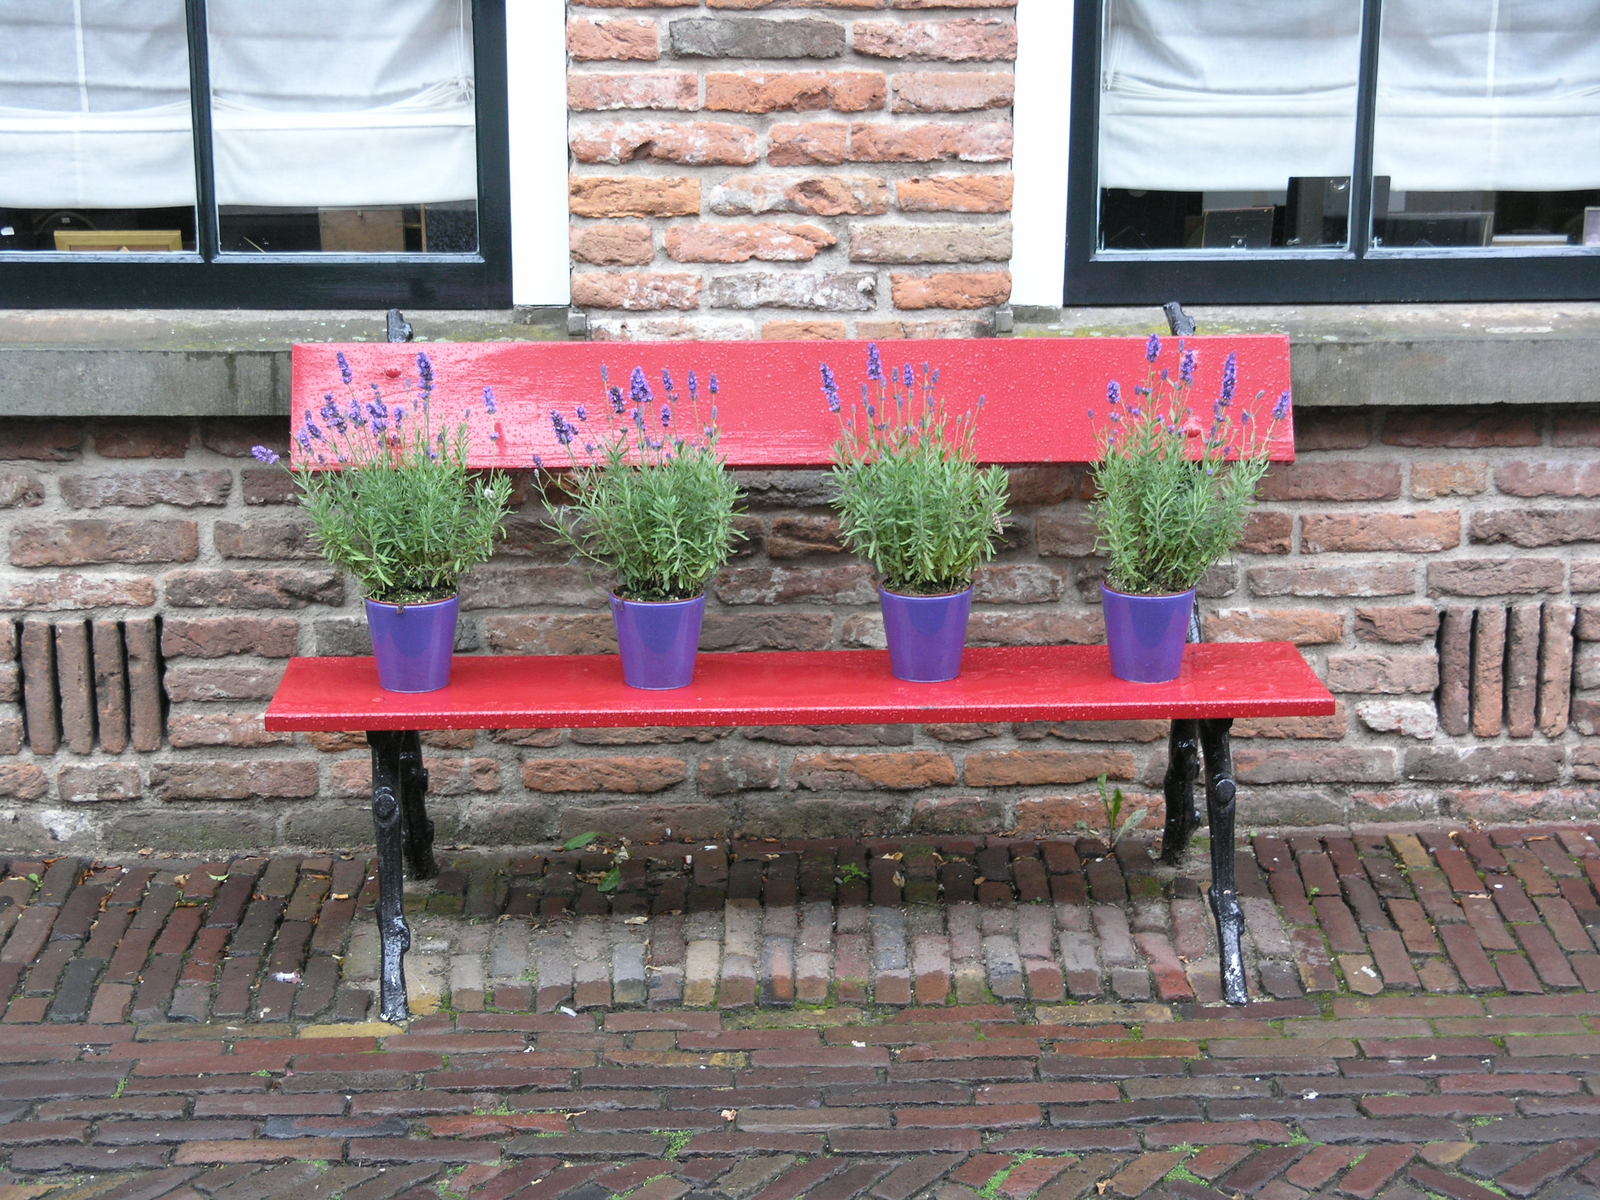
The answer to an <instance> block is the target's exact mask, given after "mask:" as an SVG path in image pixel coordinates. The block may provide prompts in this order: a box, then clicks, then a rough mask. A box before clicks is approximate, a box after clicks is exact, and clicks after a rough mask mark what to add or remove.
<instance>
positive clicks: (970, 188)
mask: <svg viewBox="0 0 1600 1200" xmlns="http://www.w3.org/2000/svg"><path fill="white" fill-rule="evenodd" d="M1014 182H1015V181H1014V180H1013V179H1012V177H1011V176H1010V175H933V176H927V177H922V178H916V179H902V180H900V181H899V182H898V183H897V184H895V199H896V203H897V204H898V205H899V207H900V211H901V212H977V213H999V212H1010V211H1011V193H1012V188H1013V186H1014Z"/></svg>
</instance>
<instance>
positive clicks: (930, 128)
mask: <svg viewBox="0 0 1600 1200" xmlns="http://www.w3.org/2000/svg"><path fill="white" fill-rule="evenodd" d="M1011 145H1012V134H1011V126H1010V125H1008V124H1003V123H1000V122H994V121H964V122H960V123H952V122H946V121H925V122H920V123H916V124H907V123H902V122H897V123H895V124H892V125H875V124H867V123H866V122H864V121H858V122H855V123H854V124H852V125H851V126H850V159H851V161H852V162H886V163H887V162H915V163H922V162H943V161H959V162H980V163H982V162H1004V161H1005V160H1007V159H1009V158H1010V157H1011Z"/></svg>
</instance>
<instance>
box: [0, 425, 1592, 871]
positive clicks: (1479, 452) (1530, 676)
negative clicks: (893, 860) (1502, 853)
mask: <svg viewBox="0 0 1600 1200" xmlns="http://www.w3.org/2000/svg"><path fill="white" fill-rule="evenodd" d="M1298 432H1299V441H1300V446H1301V450H1302V456H1301V458H1300V459H1299V461H1297V462H1296V463H1294V464H1293V465H1290V466H1285V467H1279V468H1275V469H1274V471H1273V473H1272V475H1271V476H1270V477H1269V480H1268V482H1267V485H1266V489H1265V493H1266V495H1265V500H1264V501H1263V503H1262V505H1261V508H1260V509H1259V511H1258V512H1257V514H1256V515H1255V517H1254V518H1253V521H1252V525H1251V531H1250V536H1249V542H1248V545H1247V548H1246V551H1245V553H1243V554H1241V555H1240V556H1239V558H1238V561H1237V562H1235V563H1233V564H1231V565H1229V566H1227V567H1225V568H1222V569H1221V570H1219V571H1218V572H1217V574H1216V575H1215V576H1214V577H1213V579H1212V580H1211V582H1210V584H1209V585H1208V587H1207V588H1206V589H1205V591H1206V597H1205V599H1204V601H1203V608H1204V612H1205V614H1206V623H1207V626H1208V631H1209V633H1210V635H1211V636H1213V637H1245V638H1251V637H1269V638H1287V639H1290V640H1293V641H1296V642H1298V643H1300V644H1301V646H1302V647H1303V649H1304V651H1305V653H1306V654H1307V656H1308V657H1309V658H1310V660H1311V661H1312V662H1313V663H1314V664H1315V665H1316V666H1317V668H1318V669H1319V670H1320V671H1321V672H1322V673H1323V675H1324V677H1325V678H1326V679H1327V680H1328V681H1329V683H1330V685H1331V686H1332V688H1333V689H1334V691H1335V692H1336V693H1338V695H1339V698H1340V706H1339V712H1338V714H1337V715H1336V716H1334V717H1332V718H1318V719H1301V720H1286V721H1273V722H1266V721H1243V722H1240V723H1239V725H1238V727H1237V732H1238V734H1239V735H1240V736H1239V737H1238V739H1237V740H1236V742H1235V747H1236V753H1237V758H1238V763H1239V767H1240V773H1241V778H1242V780H1243V781H1244V782H1245V783H1246V785H1247V786H1246V788H1245V791H1244V793H1243V796H1244V800H1243V816H1244V819H1245V820H1246V821H1247V822H1248V823H1250V824H1255V825H1273V824H1294V825H1303V824H1309V823H1324V822H1328V823H1343V822H1367V821H1384V820H1400V819H1415V818H1418V817H1431V816H1446V817H1455V818H1462V819H1471V818H1479V817H1482V818H1486V819H1488V818H1494V819H1500V818H1511V819H1517V818H1528V819H1559V818H1565V817H1572V816H1575V815H1584V814H1592V813H1593V811H1594V805H1595V802H1596V800H1597V799H1600V751H1597V749H1596V745H1595V742H1594V741H1593V739H1592V735H1593V733H1594V732H1595V727H1596V724H1597V723H1600V555H1597V554H1596V551H1595V545H1596V542H1597V541H1600V467H1597V466H1596V462H1595V457H1596V456H1595V450H1596V447H1597V446H1600V410H1596V409H1595V408H1593V407H1585V408H1579V407H1573V406H1567V407H1550V408H1545V407H1537V406H1528V407H1520V406H1500V407H1493V408H1486V409H1477V410H1462V409H1411V410H1408V409H1403V408H1400V409H1386V410H1377V409H1362V410H1331V409H1322V410H1319V409H1315V408H1302V409H1301V410H1300V412H1299V414H1298ZM282 436H283V432H282V427H281V423H275V422H263V423H250V422H243V421H230V420H206V421H191V420H166V421H143V422H126V423H125V422H117V421H97V422H89V423H76V422H60V421H25V420H13V421H10V422H8V423H7V424H6V425H5V426H4V427H3V428H0V506H3V507H0V523H3V525H4V528H5V530H6V540H5V551H4V553H5V559H4V564H5V565H3V566H0V831H3V832H0V841H3V842H4V843H5V844H7V845H12V846H15V847H18V848H27V847H31V846H34V845H38V846H39V847H41V848H47V847H49V846H50V845H52V844H62V843H65V844H67V845H69V846H72V847H74V848H96V847H101V846H105V847H113V848H119V849H132V848H138V847H141V846H146V845H149V846H158V847H161V848H164V849H180V848H206V847H218V848H221V847H243V848H260V847H265V846H272V845H292V846H301V847H329V846H342V845H354V844H365V843H367V842H368V841H369V840H370V836H371V834H370V819H369V817H368V815H367V812H366V807H365V806H366V796H365V794H364V788H365V784H366V779H367V774H366V772H367V760H366V753H365V751H364V748H363V747H362V744H361V742H360V740H359V738H358V737H345V736H323V737H312V738H295V739H292V740H291V739H290V738H288V737H283V736H277V735H268V734H266V733H265V732H264V731H263V730H262V728H261V712H262V709H263V708H264V706H265V703H266V698H267V697H268V696H269V695H270V694H271V692H272V689H273V687H274V684H275V682H276V680H277V677H278V675H279V673H280V671H281V669H282V666H283V663H284V660H285V659H286V658H287V657H288V656H289V655H291V654H295V653H301V654H308V653H357V652H361V651H362V650H363V649H364V633H363V628H362V624H361V618H360V616H359V613H358V608H357V597H356V595H355V592H354V589H353V588H351V587H350V586H349V585H348V583H347V582H346V581H345V580H344V579H343V578H341V577H340V576H338V575H337V574H335V573H334V572H332V571H330V570H329V569H328V568H326V567H325V566H324V565H322V563H321V562H320V561H319V560H318V559H316V557H315V555H314V553H313V552H312V551H311V549H310V548H309V546H308V544H307V542H306V539H305V527H304V522H303V520H302V518H301V517H300V516H299V514H298V512H297V510H296V509H295V507H294V506H293V505H292V503H290V494H289V493H290V489H289V487H288V486H287V482H288V481H287V478H286V477H285V476H284V475H283V474H282V473H281V472H280V471H278V470H277V469H274V468H263V467H261V466H259V465H258V464H256V463H255V462H254V460H252V459H250V458H249V457H248V448H249V446H250V445H251V444H253V443H255V442H258V441H271V440H273V439H279V440H281V438H282ZM745 482H746V484H747V486H748V487H749V489H750V493H751V504H750V507H751V513H750V518H749V525H750V531H751V533H752V535H753V536H752V540H751V544H750V547H749V549H748V550H747V551H746V552H744V553H743V554H742V555H741V557H740V558H739V559H738V560H737V561H736V562H735V563H734V564H732V566H731V567H730V568H729V569H727V570H726V571H725V572H724V573H723V575H722V576H721V577H720V578H719V580H718V581H717V584H716V586H715V589H714V595H713V599H712V604H711V611H710V613H709V615H708V618H707V627H706V645H707V646H708V647H711V648H788V647H823V646H829V645H845V646H853V645H875V644H877V643H878V639H879V637H880V632H879V623H878V619H877V616H876V611H875V603H874V598H873V594H872V590H871V587H870V582H869V578H868V575H867V572H866V570H865V569H864V568H863V567H862V566H861V565H860V564H858V563H856V562H854V561H853V560H852V559H851V558H849V557H848V556H847V555H845V554H844V553H842V552H841V551H840V549H839V548H838V545H837V542H836V540H835V536H834V533H835V529H834V523H833V520H832V518H831V516H830V515H829V513H828V511H827V509H826V507H825V504H824V488H823V486H822V478H821V476H820V475H818V474H813V473H781V472H774V473H759V472H757V473H749V474H747V475H746V476H745ZM1013 484H1014V489H1015V495H1016V500H1017V508H1018V518H1019V519H1018V522H1017V525H1016V527H1015V529H1014V531H1013V532H1012V534H1011V536H1010V537H1009V540H1008V546H1007V549H1006V550H1005V552H1004V554H1003V555H1002V556H1001V558H1000V560H999V561H998V563H997V564H996V565H995V566H994V567H993V568H992V569H991V570H990V571H989V572H988V573H987V574H986V576H985V577H984V579H983V581H982V583H981V585H980V592H979V603H978V604H977V605H976V606H975V615H974V636H975V638H976V639H977V640H979V641H987V642H1014V643H1027V642H1034V641H1049V640H1061V641H1094V640H1098V638H1099V636H1100V623H1099V614H1098V609H1097V607H1096V606H1095V605H1094V604H1093V603H1092V602H1091V601H1092V597H1093V594H1094V589H1095V585H1096V582H1097V578H1098V576H1097V570H1096V565H1095V563H1094V561H1093V560H1092V559H1090V558H1088V557H1087V552H1088V548H1089V544H1090V535H1089V530H1088V526H1087V522H1086V517H1085V511H1084V506H1083V503H1082V501H1083V496H1084V479H1083V475H1082V473H1081V471H1079V470H1075V469H1070V468H1067V469H1059V470H1055V469H1051V470H1043V469H1039V470H1035V469H1030V470H1027V471H1019V472H1017V473H1016V475H1015V476H1014V480H1013ZM524 490H525V491H526V490H527V489H524ZM539 514H540V509H539V507H538V504H537V502H536V501H535V500H534V499H528V500H527V501H526V502H525V503H524V505H523V507H522V509H521V510H520V511H519V513H518V517H517V520H516V522H515V524H514V528H513V531H512V537H511V540H510V542H509V544H508V546H507V548H506V549H505V551H504V552H503V553H502V554H501V555H499V556H498V557H497V559H496V560H495V561H494V562H492V563H490V564H487V565H486V566H485V567H483V568H480V569H479V571H478V572H477V573H476V574H475V576H474V577H473V578H472V581H471V584H470V587H469V588H468V590H467V592H466V596H465V608H466V611H465V621H464V630H463V645H464V647H465V648H467V649H469V650H494V651H507V652H513V651H515V652H567V651H587V650H604V649H608V648H609V647H610V645H611V635H610V631H609V617H608V616H607V615H606V612H605V609H604V606H603V604H602V602H601V601H602V594H601V591H600V589H599V588H597V587H595V586H594V585H593V584H592V583H590V582H589V581H588V580H587V578H586V577H585V576H584V575H583V574H582V573H581V572H579V571H577V570H575V569H574V568H572V567H570V566H568V565H567V564H566V563H564V562H563V561H562V559H561V557H560V555H559V553H558V552H557V551H556V550H555V549H554V548H553V547H551V546H550V544H549V541H548V539H547V538H546V537H545V536H544V535H543V534H542V533H541V532H540V530H539V529H538V518H539ZM1162 737H1163V734H1162V730H1161V729H1160V727H1158V726H1156V725H1139V724H1132V725H1129V724H1116V725H1105V726H1083V725H1071V726H1062V727H1052V726H1023V727H1011V726H999V725H997V726H979V727H936V726H929V727H919V728H903V727H893V726H885V727H869V728H865V729H842V728H841V729H827V730H815V729H787V728H785V729H749V730H740V731H728V730H679V731H670V732H651V731H604V730H596V731H587V732H563V731H556V732H549V731H546V732H522V733H517V732H511V733H503V734H488V733H472V732H467V733H459V734H457V733H451V734H441V735H436V736H432V737H430V738H429V739H427V740H428V743H429V754H430V756H431V761H430V766H431V768H432V771H433V781H434V794H435V800H434V802H433V805H432V808H433V811H434V812H435V814H436V815H437V817H438V819H439V823H440V828H441V834H442V836H443V837H444V838H446V839H447V840H450V841H464V842H470V843H476V844H494V843H507V842H510V843H527V842H534V841H540V840H548V839H552V838H555V837H558V836H568V835H571V834H574V833H578V832H582V831H584V830H588V829H605V830H614V831H620V832H625V833H628V834H630V835H634V836H641V837H644V836H661V837H664V836H672V837H692V838H702V837H705V838H710V837H718V836H725V835H728V834H730V833H736V832H737V833H748V834H756V835H759V834H812V835H849V834H856V833H860V832H862V831H863V830H872V831H880V830H881V831H885V832H888V831H908V830H915V831H920V832H929V833H935V832H961V831H980V830H981V831H997V830H1009V829H1017V830H1020V831H1023V832H1042V831H1047V830H1051V829H1063V828H1065V829H1070V828H1072V826H1073V825H1074V823H1075V822H1077V821H1079V820H1087V821H1089V822H1091V823H1096V824H1097V823H1100V822H1101V817H1100V812H1099V806H1098V801H1097V800H1096V798H1095V788H1094V784H1093V782H1092V781H1093V779H1094V777H1095V776H1096V775H1098V774H1099V773H1100V772H1102V771H1103V772H1106V773H1107V774H1109V775H1110V776H1111V777H1112V778H1114V779H1116V780H1119V781H1121V782H1122V783H1123V785H1124V786H1125V788H1127V789H1128V790H1129V791H1130V792H1131V793H1133V794H1134V796H1135V797H1136V798H1138V799H1140V800H1143V801H1147V802H1148V801H1153V800H1154V794H1153V792H1154V789H1155V788H1156V786H1157V783H1158V780H1159V777H1160V771H1161V765H1162V758H1163V754H1164V741H1163V740H1162ZM669 831H670V832H669Z"/></svg>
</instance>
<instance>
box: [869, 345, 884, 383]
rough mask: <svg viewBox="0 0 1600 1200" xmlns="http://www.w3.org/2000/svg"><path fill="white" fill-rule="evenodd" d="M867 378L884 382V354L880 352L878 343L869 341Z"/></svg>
mask: <svg viewBox="0 0 1600 1200" xmlns="http://www.w3.org/2000/svg"><path fill="white" fill-rule="evenodd" d="M867 378H868V379H871V380H874V381H875V382H877V383H882V382H883V356H882V355H881V354H879V353H878V343H877V342H868V343H867Z"/></svg>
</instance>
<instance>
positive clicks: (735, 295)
mask: <svg viewBox="0 0 1600 1200" xmlns="http://www.w3.org/2000/svg"><path fill="white" fill-rule="evenodd" d="M876 283H877V280H876V278H875V277H874V276H873V275H871V274H868V273H863V272H859V271H854V272H852V271H823V272H815V273H807V274H803V275H802V274H794V273H789V274H782V275H779V274H774V273H772V272H767V271H743V272H739V273H737V274H734V273H732V272H722V273H719V274H718V275H717V276H716V277H715V278H713V279H712V280H711V281H710V283H709V284H708V285H707V287H706V290H705V299H706V303H707V304H709V305H710V306H711V307H713V308H804V309H821V310H828V311H834V312H866V311H868V310H869V309H871V308H872V306H873V301H872V296H873V289H874V287H875V285H876Z"/></svg>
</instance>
